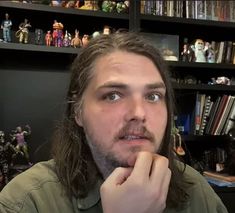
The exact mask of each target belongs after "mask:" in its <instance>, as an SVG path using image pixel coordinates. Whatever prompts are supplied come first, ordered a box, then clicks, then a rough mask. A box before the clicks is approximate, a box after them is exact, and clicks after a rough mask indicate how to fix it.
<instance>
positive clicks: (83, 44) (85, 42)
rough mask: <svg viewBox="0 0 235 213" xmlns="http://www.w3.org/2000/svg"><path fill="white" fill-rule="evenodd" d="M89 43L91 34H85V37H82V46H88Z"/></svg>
mask: <svg viewBox="0 0 235 213" xmlns="http://www.w3.org/2000/svg"><path fill="white" fill-rule="evenodd" d="M88 43H89V35H86V34H85V35H83V37H82V46H83V47H86V46H87V44H88Z"/></svg>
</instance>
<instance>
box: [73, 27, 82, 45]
mask: <svg viewBox="0 0 235 213" xmlns="http://www.w3.org/2000/svg"><path fill="white" fill-rule="evenodd" d="M71 46H72V47H74V48H77V47H81V46H82V41H81V39H80V38H79V31H78V30H77V29H76V30H75V36H74V38H73V39H72V41H71Z"/></svg>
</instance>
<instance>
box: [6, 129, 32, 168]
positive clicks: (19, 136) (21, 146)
mask: <svg viewBox="0 0 235 213" xmlns="http://www.w3.org/2000/svg"><path fill="white" fill-rule="evenodd" d="M30 134H31V128H30V126H29V125H26V126H25V128H24V130H23V129H22V127H21V126H18V127H16V129H15V130H13V131H12V134H10V136H11V140H12V142H16V146H15V148H16V150H17V153H20V154H21V155H23V156H24V158H25V159H26V161H27V162H28V164H29V165H31V163H30V160H29V153H28V145H27V142H26V138H27V137H28V136H29V135H30ZM14 157H16V155H15V156H13V158H14Z"/></svg>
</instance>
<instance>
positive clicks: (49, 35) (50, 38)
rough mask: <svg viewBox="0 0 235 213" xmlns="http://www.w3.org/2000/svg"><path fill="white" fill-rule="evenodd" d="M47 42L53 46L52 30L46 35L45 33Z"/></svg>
mask: <svg viewBox="0 0 235 213" xmlns="http://www.w3.org/2000/svg"><path fill="white" fill-rule="evenodd" d="M45 42H46V45H47V46H51V42H52V35H51V31H50V30H48V31H47V33H46V35H45Z"/></svg>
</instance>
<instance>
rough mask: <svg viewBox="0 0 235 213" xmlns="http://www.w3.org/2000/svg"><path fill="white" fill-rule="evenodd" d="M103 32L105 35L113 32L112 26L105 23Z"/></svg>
mask: <svg viewBox="0 0 235 213" xmlns="http://www.w3.org/2000/svg"><path fill="white" fill-rule="evenodd" d="M103 34H104V35H109V34H111V30H110V27H109V26H108V25H105V26H104V28H103Z"/></svg>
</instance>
